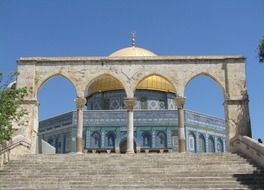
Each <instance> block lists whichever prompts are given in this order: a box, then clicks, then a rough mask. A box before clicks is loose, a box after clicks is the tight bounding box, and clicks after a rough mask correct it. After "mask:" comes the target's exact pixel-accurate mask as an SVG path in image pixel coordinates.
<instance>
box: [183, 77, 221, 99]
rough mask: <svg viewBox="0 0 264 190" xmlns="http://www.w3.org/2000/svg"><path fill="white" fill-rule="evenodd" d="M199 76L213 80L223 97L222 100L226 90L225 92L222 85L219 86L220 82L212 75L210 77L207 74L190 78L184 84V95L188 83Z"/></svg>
mask: <svg viewBox="0 0 264 190" xmlns="http://www.w3.org/2000/svg"><path fill="white" fill-rule="evenodd" d="M199 76H205V77H207V78H209V79H210V80H213V81H214V82H215V83H216V84H217V86H218V87H219V88H220V89H221V92H222V94H223V97H224V98H225V97H226V90H225V87H224V86H223V84H221V82H220V81H221V80H219V79H217V78H216V77H214V76H213V75H211V74H210V73H208V72H200V73H198V74H195V75H193V76H191V77H190V78H189V79H188V80H187V81H186V82H185V84H184V94H185V89H186V87H187V86H188V85H189V83H190V82H191V81H193V80H194V79H196V78H197V77H199Z"/></svg>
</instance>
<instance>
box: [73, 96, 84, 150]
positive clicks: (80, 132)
mask: <svg viewBox="0 0 264 190" xmlns="http://www.w3.org/2000/svg"><path fill="white" fill-rule="evenodd" d="M85 103H86V99H85V98H80V97H78V98H76V99H75V104H76V108H77V138H76V152H77V153H79V154H81V153H82V150H83V147H82V141H83V139H82V138H83V107H84V105H85Z"/></svg>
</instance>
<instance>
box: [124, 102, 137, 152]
mask: <svg viewBox="0 0 264 190" xmlns="http://www.w3.org/2000/svg"><path fill="white" fill-rule="evenodd" d="M124 104H125V107H126V108H127V112H128V128H127V152H126V153H127V154H134V153H135V152H134V111H133V109H134V106H135V104H136V99H135V98H125V99H124Z"/></svg>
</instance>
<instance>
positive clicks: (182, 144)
mask: <svg viewBox="0 0 264 190" xmlns="http://www.w3.org/2000/svg"><path fill="white" fill-rule="evenodd" d="M184 103H185V97H181V96H178V97H176V105H177V108H178V139H179V152H185V131H184V130H185V129H184V110H183V107H184Z"/></svg>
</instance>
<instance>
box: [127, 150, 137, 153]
mask: <svg viewBox="0 0 264 190" xmlns="http://www.w3.org/2000/svg"><path fill="white" fill-rule="evenodd" d="M126 154H135V152H134V150H127V151H126Z"/></svg>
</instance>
